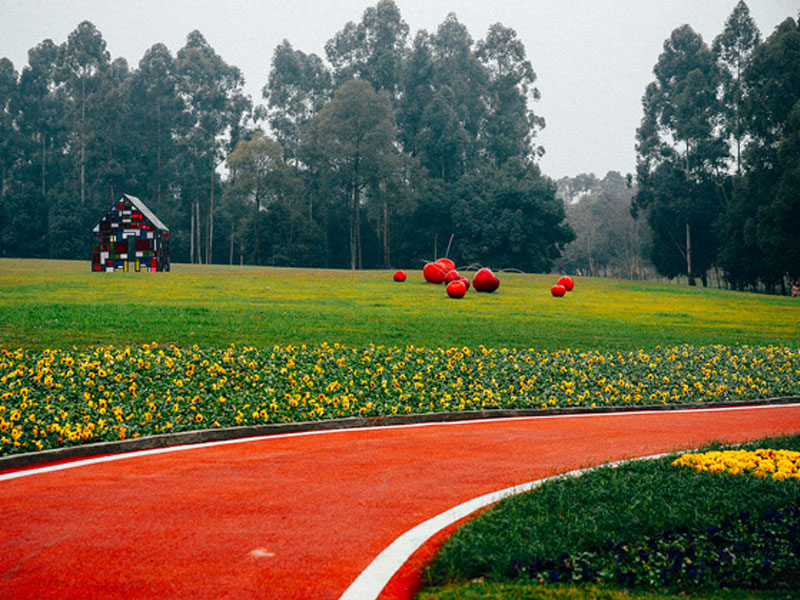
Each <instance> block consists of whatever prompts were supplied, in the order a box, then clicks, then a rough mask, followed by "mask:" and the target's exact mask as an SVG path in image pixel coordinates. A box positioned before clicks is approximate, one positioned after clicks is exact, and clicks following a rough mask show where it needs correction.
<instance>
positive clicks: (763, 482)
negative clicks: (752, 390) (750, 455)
mask: <svg viewBox="0 0 800 600" xmlns="http://www.w3.org/2000/svg"><path fill="white" fill-rule="evenodd" d="M757 448H769V449H772V450H778V449H782V450H788V451H789V453H788V454H787V456H791V457H792V460H793V461H794V464H793V465H792V466H791V467H789V466H788V465H789V464H790V463H784V464H785V465H786V469H787V470H786V471H785V473H791V472H795V473H796V472H797V468H798V466H800V465H798V463H800V456H798V451H800V435H793V436H785V437H780V438H772V439H764V440H757V441H755V442H750V443H748V444H745V445H743V446H741V447H736V449H737V450H750V451H752V450H756V449H757ZM708 449H714V450H719V449H722V447H720V446H714V445H712V446H709V447H708V448H707V450H708ZM737 456H740V455H736V454H733V455H729V456H728V457H726V458H725V459H724V460H723V461H720V463H719V464H723V462H724V463H725V464H729V465H735V464H742V463H741V462H738V461H739V460H740V459H739V458H736V457H737ZM676 457H677V455H675V456H669V457H666V458H661V459H656V460H647V461H634V462H629V463H626V464H624V465H622V466H619V467H611V466H603V467H600V468H598V469H595V470H591V471H588V472H586V473H585V474H584V475H582V476H580V477H577V478H561V479H554V480H550V481H547V482H545V483H544V484H542V485H541V486H540V487H539V488H537V489H535V490H534V491H531V492H528V493H525V494H520V495H518V496H513V497H511V498H507V499H505V500H503V501H501V502H499V503H498V504H497V505H495V506H494V507H493V508H492V509H490V510H489V511H487V512H484V513H482V514H481V515H479V516H478V517H476V518H474V519H473V520H472V521H470V522H468V523H467V524H465V525H464V526H462V527H461V528H460V529H459V530H458V531H456V533H455V534H453V535H452V536H451V537H450V538H449V539H448V540H447V541H446V542H445V543H444V545H443V546H442V548H441V549H440V550H439V552H438V554H437V556H436V557H435V558H434V560H433V561H432V563H431V565H430V566H429V568H428V569H427V571H426V580H427V582H428V583H429V585H432V586H434V587H432V588H431V589H429V590H428V591H426V592H425V593H423V594H421V595H420V600H445V599H447V600H456V599H460V600H466V599H473V598H475V599H477V598H482V599H488V598H547V599H552V600H556V599H558V598H609V599H611V598H621V597H623V595H622V594H621V593H620V590H622V589H633V590H637V591H638V592H640V593H643V594H646V595H644V597H646V598H667V597H672V596H669V595H668V594H667V592H669V593H671V594H675V595H677V594H679V593H682V592H683V593H685V592H702V595H701V597H703V598H716V597H745V598H762V597H770V598H771V597H776V598H784V597H798V596H800V557H799V556H798V554H797V550H798V547H800V540H799V539H798V535H800V504H798V503H800V479H797V478H792V477H791V476H789V477H788V478H785V479H774V478H772V477H771V476H770V475H769V473H768V472H767V471H766V469H771V468H773V467H766V466H765V467H763V469H764V470H763V471H762V472H761V474H760V476H757V475H756V474H754V473H755V472H756V471H754V470H751V468H747V469H745V470H744V472H742V473H740V474H730V473H727V472H708V471H697V470H694V469H691V468H686V467H682V466H680V465H676V464H673V461H674V460H675V458H676ZM751 464H763V465H766V461H764V462H762V463H758V462H756V461H754V462H753V463H751ZM759 468H761V467H753V469H756V470H757V469H759ZM576 582H577V583H576ZM435 586H444V587H435ZM737 588H738V589H740V590H745V591H740V592H738V594H742V595H735V594H734V595H730V596H725V595H717V594H718V593H719V590H721V589H737ZM764 589H772V590H775V591H772V592H764V595H763V596H762V595H759V592H757V591H755V590H764Z"/></svg>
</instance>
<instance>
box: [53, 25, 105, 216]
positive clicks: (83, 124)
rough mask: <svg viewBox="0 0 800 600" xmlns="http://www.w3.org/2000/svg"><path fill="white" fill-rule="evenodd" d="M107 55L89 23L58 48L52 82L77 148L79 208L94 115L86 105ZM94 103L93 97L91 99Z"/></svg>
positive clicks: (101, 75) (102, 41)
mask: <svg viewBox="0 0 800 600" xmlns="http://www.w3.org/2000/svg"><path fill="white" fill-rule="evenodd" d="M110 60H111V59H110V55H109V53H108V51H107V50H106V42H105V40H104V39H103V36H102V34H101V33H100V32H99V31H98V30H97V28H96V27H95V26H94V25H93V24H92V23H90V22H89V21H83V22H82V23H81V24H79V25H78V27H77V29H75V31H73V32H72V33H71V34H70V35H69V37H68V38H67V41H66V42H65V43H64V44H62V46H61V47H60V49H59V63H60V64H59V69H58V72H57V75H56V80H57V81H58V82H60V83H63V84H64V91H65V94H66V97H67V98H68V103H69V105H70V107H71V113H72V115H71V121H72V123H73V125H72V126H71V129H72V130H73V132H74V135H75V137H76V138H77V140H76V145H77V146H78V152H77V156H78V169H79V181H80V199H81V205H85V204H86V161H87V143H88V140H89V137H90V130H91V129H92V128H91V127H90V125H89V121H90V120H91V119H93V118H95V117H97V116H98V115H97V114H96V113H95V114H90V113H91V112H92V111H91V108H90V102H91V100H92V96H93V95H96V93H97V89H98V87H99V85H100V82H101V80H102V78H103V77H104V76H105V74H106V70H107V69H108V66H109V64H110ZM95 100H96V97H95Z"/></svg>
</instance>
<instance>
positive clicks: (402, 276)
mask: <svg viewBox="0 0 800 600" xmlns="http://www.w3.org/2000/svg"><path fill="white" fill-rule="evenodd" d="M393 279H394V280H395V281H405V280H406V272H405V271H397V273H395V274H394V277H393Z"/></svg>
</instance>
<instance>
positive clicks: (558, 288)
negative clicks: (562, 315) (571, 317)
mask: <svg viewBox="0 0 800 600" xmlns="http://www.w3.org/2000/svg"><path fill="white" fill-rule="evenodd" d="M550 293H551V294H553V296H555V297H556V298H561V296H563V295H564V294H566V293H567V288H565V287H564V286H563V285H561V284H558V283H557V284H555V285H554V286H553V287H551V288H550Z"/></svg>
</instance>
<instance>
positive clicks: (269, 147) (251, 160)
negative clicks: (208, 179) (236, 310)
mask: <svg viewBox="0 0 800 600" xmlns="http://www.w3.org/2000/svg"><path fill="white" fill-rule="evenodd" d="M226 162H227V165H228V169H229V170H230V174H231V176H230V183H229V185H228V186H227V187H226V189H225V194H224V196H223V200H224V202H223V203H224V205H225V206H226V207H228V212H229V214H230V216H232V217H234V218H235V216H236V214H237V211H238V208H237V207H239V206H242V205H250V206H251V207H252V208H251V215H252V216H251V217H250V219H247V221H249V223H250V225H249V227H247V229H249V230H250V231H251V232H252V236H251V237H250V239H251V240H252V246H251V247H250V249H249V250H250V260H251V262H252V263H253V264H263V263H264V262H269V261H268V260H267V257H266V256H265V253H264V251H263V235H262V222H263V220H264V219H263V216H262V213H263V212H264V211H265V210H267V209H268V208H269V206H270V205H275V204H283V205H287V206H290V205H292V204H297V203H298V199H299V198H301V197H302V182H301V181H300V179H299V178H298V177H297V176H296V175H295V173H294V171H293V169H292V168H291V167H290V166H289V165H288V164H287V163H286V162H285V161H284V158H283V148H281V145H280V144H279V143H278V142H276V141H274V140H271V139H269V138H268V137H267V136H266V135H264V134H263V133H262V132H255V133H254V134H253V136H252V137H251V138H250V139H248V140H240V141H239V143H238V144H237V145H236V148H235V149H234V151H233V152H232V153H231V154H230V155H229V156H228V158H227V160H226ZM230 225H231V231H230V235H231V238H230V249H231V250H230V253H231V258H232V257H233V247H234V236H235V233H236V230H237V226H236V223H235V221H233V220H232V221H231V223H230ZM238 229H240V230H242V229H244V228H243V227H242V225H239V227H238ZM275 233H276V234H279V232H275ZM242 237H244V236H242ZM248 237H249V236H248Z"/></svg>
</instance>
